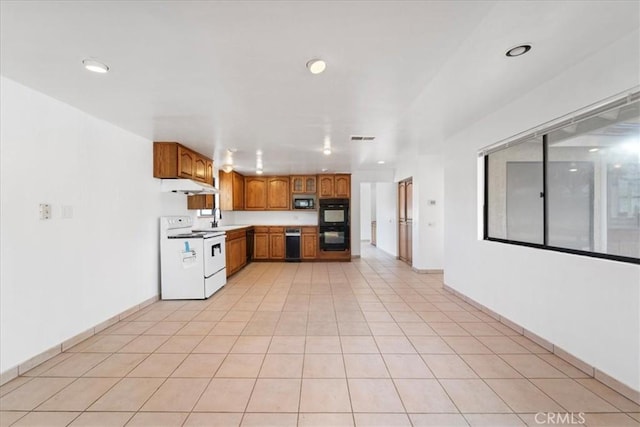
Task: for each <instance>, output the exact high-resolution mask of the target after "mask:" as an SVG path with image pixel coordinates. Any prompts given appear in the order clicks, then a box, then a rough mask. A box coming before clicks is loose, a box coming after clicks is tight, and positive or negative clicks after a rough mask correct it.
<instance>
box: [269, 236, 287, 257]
mask: <svg viewBox="0 0 640 427" xmlns="http://www.w3.org/2000/svg"><path fill="white" fill-rule="evenodd" d="M269 258H271V259H284V234H273V233H269Z"/></svg>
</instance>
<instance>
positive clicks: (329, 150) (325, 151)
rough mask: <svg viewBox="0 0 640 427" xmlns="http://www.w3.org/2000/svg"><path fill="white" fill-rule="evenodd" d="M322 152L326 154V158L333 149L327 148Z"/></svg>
mask: <svg viewBox="0 0 640 427" xmlns="http://www.w3.org/2000/svg"><path fill="white" fill-rule="evenodd" d="M322 152H323V153H324V155H325V156H328V155H330V154H331V148H328V147H325V149H324V150H322Z"/></svg>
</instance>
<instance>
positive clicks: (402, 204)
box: [398, 181, 407, 223]
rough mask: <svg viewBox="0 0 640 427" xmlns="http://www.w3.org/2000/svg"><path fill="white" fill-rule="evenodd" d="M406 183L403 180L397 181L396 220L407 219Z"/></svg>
mask: <svg viewBox="0 0 640 427" xmlns="http://www.w3.org/2000/svg"><path fill="white" fill-rule="evenodd" d="M406 190H407V184H406V183H405V182H404V181H401V182H399V183H398V221H399V222H400V223H402V222H404V221H406V220H407V191H406Z"/></svg>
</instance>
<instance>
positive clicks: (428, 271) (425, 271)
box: [411, 267, 444, 274]
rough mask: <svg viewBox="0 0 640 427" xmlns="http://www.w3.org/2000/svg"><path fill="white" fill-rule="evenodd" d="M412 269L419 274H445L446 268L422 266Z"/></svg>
mask: <svg viewBox="0 0 640 427" xmlns="http://www.w3.org/2000/svg"><path fill="white" fill-rule="evenodd" d="M411 270H413V271H414V272H416V273H418V274H444V270H442V269H429V268H427V269H421V268H415V267H411Z"/></svg>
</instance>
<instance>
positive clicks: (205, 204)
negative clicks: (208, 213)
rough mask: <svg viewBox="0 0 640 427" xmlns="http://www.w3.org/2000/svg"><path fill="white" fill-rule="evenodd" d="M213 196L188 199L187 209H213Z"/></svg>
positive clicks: (203, 195)
mask: <svg viewBox="0 0 640 427" xmlns="http://www.w3.org/2000/svg"><path fill="white" fill-rule="evenodd" d="M214 207H215V205H214V198H213V194H198V195H197V196H189V197H187V209H213V208H214Z"/></svg>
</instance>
